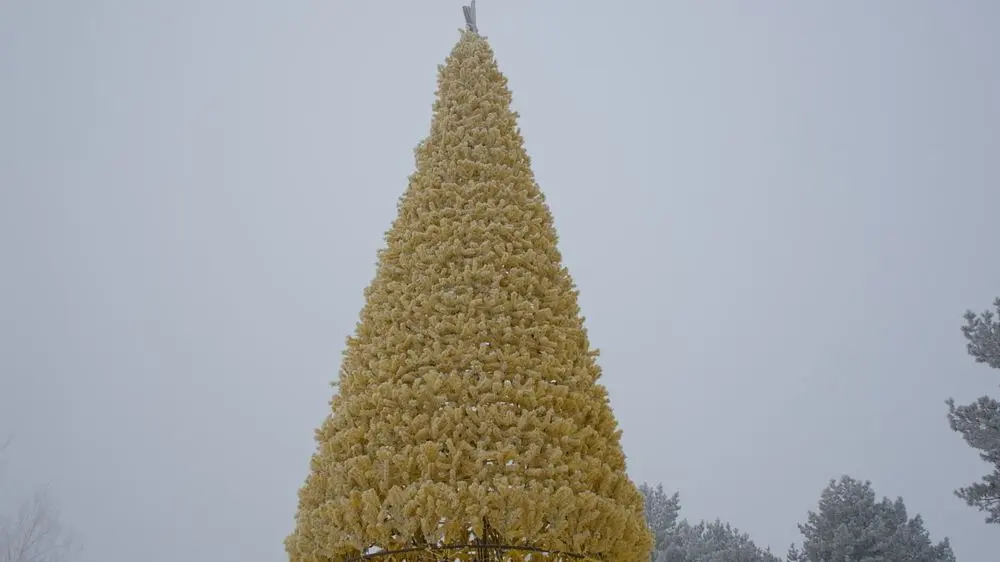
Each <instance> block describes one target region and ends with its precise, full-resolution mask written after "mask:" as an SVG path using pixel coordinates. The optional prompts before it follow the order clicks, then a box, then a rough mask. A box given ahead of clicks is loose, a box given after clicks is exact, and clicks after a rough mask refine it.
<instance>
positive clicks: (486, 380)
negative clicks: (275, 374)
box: [286, 27, 652, 562]
mask: <svg viewBox="0 0 1000 562" xmlns="http://www.w3.org/2000/svg"><path fill="white" fill-rule="evenodd" d="M510 105H511V94H510V91H509V90H508V88H507V80H506V78H505V77H504V76H503V75H502V74H501V73H500V71H499V69H498V67H497V64H496V62H495V60H494V55H493V51H492V49H491V48H490V46H489V45H488V44H487V42H486V40H485V38H483V37H482V36H480V35H479V34H478V33H477V32H475V31H474V28H472V27H470V29H469V30H466V31H463V33H462V36H461V38H460V40H459V41H458V43H457V44H456V46H455V47H454V49H453V50H452V52H451V54H450V55H449V57H448V58H447V60H446V61H445V64H444V65H443V66H441V67H439V72H438V89H437V99H436V101H435V103H434V109H433V119H432V124H431V132H430V135H429V136H428V138H427V139H425V140H424V141H423V142H422V143H421V144H420V145H419V146H418V147H417V149H416V160H417V166H416V171H415V173H414V174H413V175H412V176H411V177H410V181H409V187H408V189H407V190H406V192H405V193H404V195H403V196H402V197H401V198H400V202H399V206H398V216H397V218H396V220H395V221H394V223H393V225H392V227H391V229H390V230H389V231H388V233H387V234H386V247H385V248H384V249H382V250H381V251H380V252H379V255H378V266H377V271H376V275H375V278H374V280H373V281H372V283H371V285H370V286H369V287H368V288H367V289H366V291H365V298H366V302H365V305H364V307H363V309H362V311H361V315H360V321H359V323H358V325H357V328H356V333H355V334H354V335H353V336H352V337H350V338H348V341H347V348H346V351H345V352H344V358H343V363H342V366H341V371H340V378H339V384H338V386H339V391H338V393H336V395H335V396H334V398H333V400H332V401H331V414H330V415H329V416H328V417H327V419H326V420H325V421H324V423H323V424H322V426H321V427H320V428H319V430H318V431H317V433H316V440H317V442H318V448H317V451H316V453H315V454H314V455H313V458H312V462H311V472H310V474H309V476H308V478H307V479H306V482H305V485H304V486H303V487H302V489H301V490H300V492H299V506H298V513H297V515H296V525H295V530H294V531H293V533H292V534H291V535H290V536H289V537H288V538H287V540H286V549H287V551H288V553H289V556H290V559H291V561H292V562H330V561H334V560H336V561H339V560H342V559H343V558H344V557H350V556H358V555H363V554H370V553H377V552H380V551H382V552H384V551H394V550H400V549H406V548H417V549H424V550H430V549H435V548H436V549H440V548H444V547H447V546H449V545H461V544H469V543H470V542H472V543H475V542H476V541H485V542H489V543H504V544H507V545H516V546H523V547H525V551H520V552H518V551H513V552H507V553H506V554H505V556H506V558H505V559H508V560H523V559H525V558H524V557H525V556H527V555H528V554H527V548H529V547H532V548H541V549H544V550H547V551H551V552H567V551H568V552H573V553H580V554H584V555H586V556H589V557H592V558H596V557H602V558H603V559H605V560H614V561H616V562H645V560H646V559H647V558H648V556H649V552H650V547H651V540H652V538H651V536H650V533H649V532H648V529H647V528H646V525H645V522H644V519H643V499H642V496H641V495H640V493H639V491H638V489H637V487H636V486H635V485H634V484H633V483H632V482H631V481H630V480H629V478H628V477H627V476H626V473H625V456H624V454H623V452H622V447H621V443H620V436H621V431H620V430H619V429H618V425H617V422H616V420H615V417H614V415H613V412H612V410H611V407H610V404H609V399H608V394H607V391H606V389H605V388H604V386H602V385H601V384H599V382H598V379H599V377H600V376H601V370H600V368H599V367H598V365H597V363H596V356H597V352H596V351H595V350H592V349H591V347H590V343H589V341H588V337H587V332H586V330H585V328H584V321H583V318H582V317H581V315H580V308H579V306H578V303H577V292H576V290H575V287H574V284H573V281H572V279H571V278H570V275H569V273H568V272H567V270H566V268H565V267H563V266H562V265H561V256H560V253H559V251H558V249H557V247H556V231H555V228H554V226H553V220H552V216H551V214H550V212H549V209H548V207H547V205H546V203H545V200H544V197H543V195H542V193H541V191H540V190H539V188H538V185H537V184H536V182H535V179H534V176H533V173H532V170H531V167H530V161H529V158H528V155H527V154H526V152H525V150H524V146H523V140H522V138H521V134H520V131H519V129H518V126H517V115H516V114H515V113H514V112H513V111H512V110H511V107H510ZM407 556H410V557H411V558H407ZM436 556H438V557H439V559H449V560H455V559H480V560H481V559H483V554H482V553H481V552H480V553H478V554H477V553H476V551H475V550H474V549H469V548H464V549H456V550H454V551H449V552H448V553H445V554H439V555H436ZM535 556H536V558H537V554H536V555H535ZM412 557H416V558H419V557H420V555H419V554H409V555H397V556H394V557H392V558H391V559H393V560H404V559H409V560H412V559H414V558H412ZM561 558H562V557H561V556H550V557H549V558H548V559H549V560H559V559H561ZM491 559H492V558H491Z"/></svg>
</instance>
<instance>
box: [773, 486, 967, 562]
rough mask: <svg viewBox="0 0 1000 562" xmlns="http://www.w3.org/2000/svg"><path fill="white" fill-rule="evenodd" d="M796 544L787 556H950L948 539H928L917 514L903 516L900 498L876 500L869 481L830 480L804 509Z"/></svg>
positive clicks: (814, 561)
mask: <svg viewBox="0 0 1000 562" xmlns="http://www.w3.org/2000/svg"><path fill="white" fill-rule="evenodd" d="M799 530H800V531H801V532H802V536H803V541H802V549H801V550H799V549H797V548H796V547H795V546H794V545H793V546H792V548H791V550H790V551H789V553H788V560H789V561H790V562H954V560H955V555H954V554H953V553H952V551H951V545H950V544H949V542H948V539H947V538H946V539H944V540H943V541H941V542H939V543H937V544H932V543H931V539H930V535H929V534H928V532H927V531H926V530H925V529H924V523H923V519H922V518H921V517H920V515H916V516H914V517H913V518H908V516H907V514H906V506H905V505H904V504H903V499H902V498H897V499H896V501H890V500H889V498H882V500H881V501H876V499H875V491H874V490H873V489H872V487H871V483H870V482H860V481H858V480H855V479H853V478H851V477H849V476H844V477H842V478H841V479H840V480H839V481H836V480H831V481H830V484H829V486H827V487H826V489H824V490H823V493H822V495H821V496H820V500H819V511H816V512H813V511H810V512H809V515H808V518H807V520H806V522H805V523H803V524H800V525H799Z"/></svg>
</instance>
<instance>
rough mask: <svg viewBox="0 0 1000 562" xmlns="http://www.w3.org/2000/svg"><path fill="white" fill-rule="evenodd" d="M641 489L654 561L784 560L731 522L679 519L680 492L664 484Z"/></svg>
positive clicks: (769, 561)
mask: <svg viewBox="0 0 1000 562" xmlns="http://www.w3.org/2000/svg"><path fill="white" fill-rule="evenodd" d="M639 491H640V492H642V494H643V496H644V498H645V507H646V522H647V524H648V525H649V528H650V531H652V533H653V537H654V538H655V542H654V548H653V553H652V556H651V560H652V562H781V558H779V557H777V556H774V555H773V554H771V552H770V551H769V550H765V549H761V548H760V547H758V546H757V545H756V544H754V542H753V540H751V538H750V535H748V534H746V533H741V532H740V531H739V530H738V529H736V528H734V527H732V526H731V525H729V524H728V523H723V522H721V521H719V520H715V521H712V522H705V521H702V522H700V523H698V524H695V525H692V524H690V523H688V522H687V520H682V521H680V522H678V521H677V517H678V515H679V512H680V495H679V494H678V493H676V492H675V493H674V494H673V495H669V496H668V495H667V494H666V492H664V491H663V486H662V485H660V484H658V485H657V486H656V487H655V488H654V487H652V486H649V485H648V484H643V485H642V486H640V487H639Z"/></svg>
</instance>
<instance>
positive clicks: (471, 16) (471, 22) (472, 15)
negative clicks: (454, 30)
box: [462, 0, 479, 33]
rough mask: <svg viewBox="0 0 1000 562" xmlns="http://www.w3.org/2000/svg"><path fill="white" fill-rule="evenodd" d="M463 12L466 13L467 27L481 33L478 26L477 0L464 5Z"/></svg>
mask: <svg viewBox="0 0 1000 562" xmlns="http://www.w3.org/2000/svg"><path fill="white" fill-rule="evenodd" d="M462 13H464V14H465V28H466V29H468V30H469V31H471V32H473V33H479V28H478V27H477V26H476V0H472V3H471V5H469V6H462Z"/></svg>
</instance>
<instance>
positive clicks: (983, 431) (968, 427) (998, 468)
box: [947, 298, 1000, 524]
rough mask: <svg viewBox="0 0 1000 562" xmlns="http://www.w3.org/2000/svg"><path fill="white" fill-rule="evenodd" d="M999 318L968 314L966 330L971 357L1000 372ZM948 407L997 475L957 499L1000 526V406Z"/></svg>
mask: <svg viewBox="0 0 1000 562" xmlns="http://www.w3.org/2000/svg"><path fill="white" fill-rule="evenodd" d="M993 306H994V307H995V308H996V309H997V314H1000V298H998V299H996V300H995V301H994V302H993ZM997 314H994V313H993V312H992V311H989V310H987V311H985V312H983V313H981V314H979V315H978V316H977V315H976V314H975V313H973V312H972V311H968V312H966V313H965V325H964V326H962V335H964V336H965V339H966V340H967V344H966V349H967V350H968V353H969V355H971V356H972V357H973V358H974V359H975V360H976V363H985V364H987V365H989V366H990V367H993V368H994V369H1000V323H998V322H997ZM947 404H948V423H949V424H950V425H951V428H952V429H953V430H954V431H957V432H959V433H961V434H962V437H963V438H964V439H965V442H966V443H968V444H969V446H970V447H972V448H974V449H976V450H978V451H979V456H980V457H981V458H982V459H983V460H984V461H986V462H987V463H989V464H990V465H992V467H993V471H992V472H991V473H990V474H987V475H986V476H984V477H983V480H982V481H981V482H976V483H973V484H972V485H970V486H966V487H964V488H959V489H958V490H956V491H955V495H957V496H958V497H960V498H962V499H963V500H965V501H966V503H968V504H969V505H970V506H973V507H978V508H979V509H980V510H981V511H983V512H985V513H986V522H987V523H995V524H1000V403H998V402H997V401H996V400H995V399H993V398H990V397H989V396H982V397H980V398H979V399H978V400H976V401H975V402H973V403H971V404H967V405H965V406H955V401H954V400H953V399H950V398H949V399H948V401H947Z"/></svg>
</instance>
